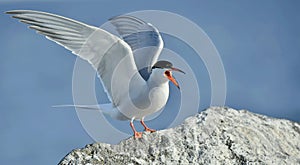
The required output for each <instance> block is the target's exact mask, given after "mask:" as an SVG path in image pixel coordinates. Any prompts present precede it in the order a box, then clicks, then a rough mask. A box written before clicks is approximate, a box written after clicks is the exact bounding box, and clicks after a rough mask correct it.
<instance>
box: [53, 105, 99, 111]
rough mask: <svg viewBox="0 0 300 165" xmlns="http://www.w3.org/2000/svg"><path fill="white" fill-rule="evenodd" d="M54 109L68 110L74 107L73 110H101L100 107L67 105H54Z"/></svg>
mask: <svg viewBox="0 0 300 165" xmlns="http://www.w3.org/2000/svg"><path fill="white" fill-rule="evenodd" d="M52 107H53V108H67V107H72V108H80V109H85V110H101V108H100V107H99V105H72V104H65V105H53V106H52Z"/></svg>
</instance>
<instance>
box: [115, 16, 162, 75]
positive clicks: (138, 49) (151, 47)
mask: <svg viewBox="0 0 300 165" xmlns="http://www.w3.org/2000/svg"><path fill="white" fill-rule="evenodd" d="M109 21H110V22H111V23H112V24H113V25H114V26H115V27H116V30H117V31H118V33H119V34H120V35H121V37H122V38H123V40H124V41H126V42H127V43H128V44H129V45H130V47H131V49H132V50H133V52H134V60H135V63H136V66H137V68H138V70H139V71H140V74H141V75H142V76H143V78H144V79H146V80H147V79H148V78H149V75H150V72H151V67H152V66H153V65H154V64H155V63H156V62H157V60H158V57H159V55H160V53H161V51H162V49H163V46H164V42H163V40H162V37H161V34H160V33H159V31H158V29H157V28H156V27H155V26H153V25H151V24H150V23H146V22H144V21H143V20H141V19H139V18H136V17H133V16H130V15H121V16H117V17H113V18H111V19H110V20H109ZM143 69H144V70H143Z"/></svg>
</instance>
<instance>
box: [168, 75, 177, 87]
mask: <svg viewBox="0 0 300 165" xmlns="http://www.w3.org/2000/svg"><path fill="white" fill-rule="evenodd" d="M168 79H169V80H170V81H171V82H172V83H173V84H174V85H175V86H176V87H177V88H178V89H180V87H179V85H178V82H177V81H176V79H175V78H174V77H173V76H172V75H170V76H168Z"/></svg>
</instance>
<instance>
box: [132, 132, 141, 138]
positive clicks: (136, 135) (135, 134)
mask: <svg viewBox="0 0 300 165" xmlns="http://www.w3.org/2000/svg"><path fill="white" fill-rule="evenodd" d="M142 134H143V132H134V138H136V139H139V138H142Z"/></svg>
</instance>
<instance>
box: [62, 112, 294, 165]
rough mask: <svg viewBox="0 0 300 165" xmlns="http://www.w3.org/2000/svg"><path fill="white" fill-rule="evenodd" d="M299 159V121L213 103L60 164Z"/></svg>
mask: <svg viewBox="0 0 300 165" xmlns="http://www.w3.org/2000/svg"><path fill="white" fill-rule="evenodd" d="M161 163H163V164H300V125H299V123H295V122H292V121H288V120H282V119H274V118H270V117H267V116H263V115H258V114H254V113H251V112H248V111H246V110H239V111H237V110H234V109H231V108H226V107H212V108H209V109H207V110H205V111H203V112H201V113H199V114H197V115H196V116H193V117H189V118H187V119H186V120H185V122H184V123H183V124H181V125H179V126H177V127H175V128H170V129H166V130H161V131H158V132H155V133H151V134H150V133H144V135H143V138H141V139H134V138H129V139H127V140H123V141H122V142H120V143H119V144H118V145H110V144H104V143H94V144H90V145H87V146H86V147H85V148H83V149H76V150H73V151H72V152H70V153H69V154H68V155H67V156H66V157H65V158H64V159H63V160H61V162H60V163H59V164H61V165H65V164H161Z"/></svg>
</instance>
